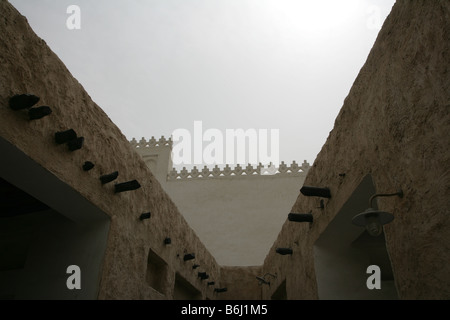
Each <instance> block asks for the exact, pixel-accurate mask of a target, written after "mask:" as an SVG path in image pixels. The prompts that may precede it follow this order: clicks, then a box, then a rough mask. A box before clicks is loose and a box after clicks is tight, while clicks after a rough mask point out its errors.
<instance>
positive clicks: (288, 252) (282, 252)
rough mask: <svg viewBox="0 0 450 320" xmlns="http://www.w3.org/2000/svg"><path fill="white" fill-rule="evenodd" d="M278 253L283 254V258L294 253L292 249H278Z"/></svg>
mask: <svg viewBox="0 0 450 320" xmlns="http://www.w3.org/2000/svg"><path fill="white" fill-rule="evenodd" d="M276 253H278V254H281V255H282V256H285V255H287V254H292V253H293V251H292V249H291V248H277V250H276Z"/></svg>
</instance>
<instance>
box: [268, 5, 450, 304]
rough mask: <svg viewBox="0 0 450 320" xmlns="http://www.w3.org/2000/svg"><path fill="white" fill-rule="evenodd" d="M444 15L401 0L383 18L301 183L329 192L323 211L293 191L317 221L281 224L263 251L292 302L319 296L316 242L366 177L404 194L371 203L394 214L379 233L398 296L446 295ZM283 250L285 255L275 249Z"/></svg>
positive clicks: (449, 175) (449, 256)
mask: <svg viewBox="0 0 450 320" xmlns="http://www.w3.org/2000/svg"><path fill="white" fill-rule="evenodd" d="M449 13H450V2H448V1H406V0H399V1H397V3H396V4H395V6H394V7H393V10H392V12H391V14H390V16H389V17H388V18H387V20H386V21H385V24H384V26H383V28H382V30H381V31H380V34H379V36H378V39H377V41H376V43H375V45H374V47H373V49H372V51H371V53H370V55H369V57H368V59H367V62H366V64H365V65H364V67H363V68H362V70H361V71H360V74H359V75H358V77H357V79H356V81H355V83H354V85H353V87H352V89H351V91H350V93H349V95H348V97H347V98H346V100H345V102H344V106H343V108H342V110H341V112H340V114H339V116H338V117H337V119H336V122H335V127H334V129H333V131H332V132H331V133H330V135H329V137H328V140H327V142H326V144H325V145H324V146H323V148H322V150H321V152H320V154H319V155H318V157H317V159H316V161H315V163H314V164H313V167H312V168H311V169H310V171H309V173H308V176H307V178H306V180H305V183H304V184H305V185H310V186H319V187H328V188H330V190H331V194H332V198H331V199H329V200H326V201H325V209H324V210H321V209H315V208H316V207H317V203H318V201H319V200H318V198H307V197H305V196H303V195H299V197H298V199H297V201H296V203H295V204H294V206H293V209H292V211H293V212H309V211H310V210H312V212H313V215H314V223H313V224H312V226H311V227H310V226H309V224H298V223H297V224H296V223H293V222H289V221H286V223H285V224H284V226H283V229H282V231H281V232H280V234H279V236H278V239H277V241H276V242H275V243H274V245H273V247H272V249H271V250H270V252H269V254H268V256H267V257H266V260H265V264H264V267H263V273H264V272H272V273H273V272H278V275H279V278H281V279H282V278H285V279H286V290H287V296H288V298H289V299H315V298H317V297H318V295H317V286H316V281H315V269H314V258H313V255H314V250H313V245H314V243H315V241H316V240H317V239H318V237H319V235H320V234H321V233H322V232H323V231H324V230H325V229H326V228H327V225H328V224H329V223H330V221H331V220H332V219H333V218H334V217H335V215H336V214H337V213H338V212H339V210H340V209H341V208H342V207H343V205H344V203H345V202H346V201H347V199H348V198H349V197H350V195H351V194H352V193H353V191H354V190H355V188H357V186H358V184H359V183H360V182H361V180H362V179H363V178H364V176H366V175H367V174H371V175H372V178H373V181H374V184H375V189H376V190H377V192H383V193H384V192H396V191H397V190H398V189H399V188H402V189H403V191H404V197H403V198H402V199H400V198H379V200H378V207H379V208H380V209H382V210H385V211H389V212H393V213H394V215H395V219H394V221H393V222H392V223H390V224H388V225H386V226H385V228H384V229H385V238H386V246H387V250H388V253H389V255H390V259H391V263H392V268H393V273H394V279H395V284H396V287H397V292H398V295H399V297H400V298H402V299H449V298H450V269H449V265H448V261H449V260H450V221H449V207H450V198H449V196H448V195H449V194H450V193H449V191H450V183H449V182H450V170H449V169H450V168H449V165H450V159H449V156H450V151H449V150H450V139H449V136H448V133H449V131H450V91H449V90H448V88H449V84H450V75H449V72H448V69H449V59H448V52H449V50H450V48H449V44H450V39H449V37H450V24H449V21H450V16H449ZM342 173H345V177H343V176H340V174H342ZM349 223H350V221H349ZM287 246H289V247H292V248H293V250H294V254H293V255H292V256H280V255H277V254H276V253H275V248H277V247H287ZM343 272H344V270H343ZM274 290H275V288H272V287H271V288H267V287H265V288H263V298H267V299H268V298H270V296H271V294H272V293H273V291H274Z"/></svg>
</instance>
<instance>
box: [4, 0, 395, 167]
mask: <svg viewBox="0 0 450 320" xmlns="http://www.w3.org/2000/svg"><path fill="white" fill-rule="evenodd" d="M10 2H11V3H12V4H13V5H14V6H15V7H16V8H17V9H18V10H19V11H20V12H21V13H22V14H23V15H25V16H26V17H27V19H28V21H29V23H30V24H31V26H32V28H33V29H34V31H35V32H36V33H37V34H38V35H39V36H40V37H41V38H43V39H44V40H45V41H46V42H47V44H48V45H49V46H50V47H51V49H52V50H53V51H54V52H55V53H56V54H57V55H58V56H59V57H60V59H61V60H62V61H63V62H64V63H65V64H66V66H67V67H68V69H69V70H70V71H71V73H72V74H73V75H74V76H75V77H76V78H77V79H78V81H79V82H80V83H81V84H82V85H83V86H84V88H85V89H86V90H87V92H88V93H89V94H90V96H91V97H92V98H93V100H94V101H95V102H96V103H97V104H98V105H99V106H100V107H101V108H102V109H103V110H104V111H105V112H106V113H107V114H108V115H109V117H110V118H111V119H112V120H113V121H114V123H115V124H116V125H117V126H118V127H119V128H120V129H121V130H122V132H123V133H124V134H125V136H127V138H128V139H130V140H131V138H133V137H136V138H137V139H138V140H139V139H140V138H141V137H146V138H150V137H151V136H155V137H156V138H159V137H160V136H161V135H164V136H166V137H168V136H170V135H171V133H172V132H173V131H174V130H175V129H178V128H185V129H188V130H193V123H194V121H195V120H201V121H203V128H204V130H206V129H208V128H217V129H220V130H222V131H223V132H225V129H238V128H242V129H250V128H254V129H279V130H280V160H284V161H285V162H287V163H290V162H292V160H296V161H297V162H299V163H301V162H303V160H307V161H309V162H310V163H311V164H312V162H313V161H314V159H315V157H316V155H317V154H318V152H319V151H320V149H321V147H322V145H323V144H324V143H325V141H326V138H327V137H328V134H329V132H330V131H331V130H332V128H333V125H334V120H335V118H336V116H337V114H338V112H339V110H340V108H341V107H342V104H343V101H344V99H345V97H346V96H347V94H348V92H349V90H350V88H351V86H352V84H353V81H354V80H355V78H356V76H357V74H358V72H359V70H360V69H361V67H362V66H363V64H364V62H365V61H366V58H367V55H368V54H369V51H370V49H371V47H372V46H373V43H374V41H375V39H376V36H377V34H378V32H379V28H378V27H377V26H378V25H379V24H381V23H383V22H384V20H385V18H386V16H387V15H388V14H389V12H390V10H391V8H392V6H393V4H394V2H395V0H339V1H337V0H314V1H313V0H308V1H303V0H126V1H125V0H95V1H93V0H79V1H77V0H70V1H66V0H10ZM69 5H78V6H79V7H80V9H81V29H80V30H69V29H68V28H67V27H66V20H67V18H68V17H69V14H67V12H66V10H67V7H68V6H69Z"/></svg>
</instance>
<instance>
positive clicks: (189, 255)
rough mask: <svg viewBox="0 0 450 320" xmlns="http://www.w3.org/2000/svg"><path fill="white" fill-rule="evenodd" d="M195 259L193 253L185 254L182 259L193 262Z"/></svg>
mask: <svg viewBox="0 0 450 320" xmlns="http://www.w3.org/2000/svg"><path fill="white" fill-rule="evenodd" d="M194 259H195V253H188V254H185V255H184V257H183V260H184V261H189V260H194Z"/></svg>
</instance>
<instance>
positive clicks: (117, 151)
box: [0, 0, 220, 299]
mask: <svg viewBox="0 0 450 320" xmlns="http://www.w3.org/2000/svg"><path fill="white" fill-rule="evenodd" d="M0 65H1V68H0V136H1V137H2V138H3V139H5V140H7V141H9V142H10V143H12V144H13V145H15V146H16V147H17V148H19V149H20V150H21V151H22V152H23V153H25V154H26V155H27V156H29V157H30V158H31V159H33V160H34V161H35V162H37V163H38V164H40V165H41V166H42V167H44V168H46V169H47V170H48V171H50V172H51V173H52V174H53V175H55V176H56V177H58V178H59V179H60V180H61V181H63V182H65V183H66V184H67V185H69V186H71V187H72V188H73V189H74V190H76V191H78V192H79V193H80V194H81V195H82V196H83V197H85V198H86V199H88V200H89V201H90V202H91V203H93V204H94V205H95V206H97V207H98V208H100V209H101V210H103V211H104V212H105V213H106V214H107V215H109V216H110V218H111V229H110V232H109V239H108V245H107V250H106V255H105V258H104V265H103V273H102V278H101V286H100V293H99V298H101V299H161V298H166V299H171V298H172V297H173V286H174V282H175V278H176V277H175V274H176V273H178V274H179V277H182V278H184V279H186V280H187V281H188V282H190V283H191V284H192V285H193V286H194V287H195V288H197V290H198V291H199V292H200V293H201V296H202V297H203V298H205V297H209V298H214V294H213V288H211V287H207V286H206V284H205V281H203V282H202V281H200V280H199V279H198V277H197V271H198V270H193V269H192V264H193V261H187V262H184V261H183V255H184V253H190V252H194V253H195V254H196V259H195V260H194V262H195V263H198V264H200V265H201V271H205V272H207V273H208V274H209V275H210V279H211V280H215V281H216V282H217V283H218V285H220V280H219V279H220V269H219V266H218V265H217V263H216V261H215V259H214V258H213V257H212V256H211V254H210V253H209V252H208V251H207V250H206V248H205V247H204V246H203V244H202V243H201V242H200V240H199V239H198V237H197V236H196V234H195V232H194V231H193V230H192V229H191V228H190V227H189V226H188V224H187V223H186V221H185V219H184V218H183V217H182V216H181V215H180V214H179V212H178V211H177V208H176V207H175V205H174V204H173V202H172V201H171V200H170V198H169V197H168V196H167V194H166V193H165V192H164V191H163V190H162V188H161V186H160V184H159V183H158V181H157V180H156V179H155V178H154V177H153V176H152V174H151V172H150V171H149V169H148V168H147V166H146V165H145V163H144V161H143V160H142V159H141V157H140V156H139V155H138V154H137V153H136V152H135V151H134V150H132V148H131V147H130V144H129V142H128V141H127V139H126V138H125V136H124V135H123V134H122V133H121V132H120V130H119V129H118V128H117V127H116V126H115V125H114V124H113V123H112V122H111V120H110V119H109V118H108V116H107V115H106V114H105V113H104V112H103V111H102V110H101V109H100V108H99V107H98V106H97V105H96V104H95V103H94V102H93V101H92V99H91V98H90V97H89V95H88V94H87V93H86V92H85V90H84V89H83V88H82V86H81V85H80V84H79V83H78V82H77V80H76V79H74V78H73V77H72V75H71V74H70V72H69V71H68V70H67V69H66V67H65V66H64V64H63V63H62V62H61V61H60V60H59V58H58V57H57V56H56V55H55V54H54V53H53V52H52V51H51V50H50V49H49V48H48V46H47V45H46V44H45V42H44V41H43V40H41V39H40V38H38V37H37V36H36V35H35V33H34V32H33V31H32V30H31V28H30V26H29V25H28V23H27V21H26V19H25V18H24V17H23V16H21V15H20V14H19V13H18V12H17V10H15V9H14V8H13V7H12V6H11V5H10V4H9V3H8V2H7V1H4V0H2V1H0ZM22 93H32V94H35V95H37V96H39V97H40V98H41V99H40V102H39V104H38V105H48V106H50V107H51V108H52V110H53V113H52V114H51V115H50V116H48V117H45V118H43V119H40V120H36V121H29V120H28V117H27V112H26V111H13V110H11V109H10V108H9V107H8V101H9V98H10V97H12V96H13V95H15V94H22ZM71 128H72V129H74V130H75V131H76V132H77V134H78V136H83V137H84V138H85V143H84V146H83V148H82V149H81V150H77V151H75V152H69V151H68V150H67V146H65V145H57V144H56V143H55V142H54V134H55V132H57V131H64V130H68V129H71ZM85 161H91V162H93V163H94V164H95V168H94V169H93V170H91V171H89V172H84V171H83V170H82V168H81V167H82V165H83V163H84V162H85ZM24 170H26V168H24ZM113 171H118V172H119V178H118V180H117V181H116V182H119V183H120V182H126V181H129V180H133V179H136V180H138V181H139V183H140V184H141V186H142V187H141V188H140V189H138V190H136V191H133V192H126V193H121V194H114V183H109V184H106V185H104V186H102V184H101V183H100V180H99V177H100V176H101V175H104V174H109V173H111V172H113ZM42 187H43V188H45V186H42ZM149 211H150V212H151V213H152V217H151V219H150V220H146V221H143V222H142V221H139V216H140V214H141V213H144V212H149ZM166 237H170V238H171V239H172V244H171V245H168V246H166V245H164V244H163V241H164V239H165V238H166ZM150 249H152V250H153V251H154V252H155V253H156V254H157V255H159V256H160V258H161V259H162V260H163V261H165V263H167V267H166V269H167V271H166V273H165V274H166V279H165V280H164V286H163V288H162V289H161V290H160V291H163V293H164V294H165V295H162V294H161V293H159V292H157V291H155V290H153V289H152V288H151V287H150V285H149V284H148V283H147V282H146V276H147V275H146V273H147V257H148V253H149V250H150Z"/></svg>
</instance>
